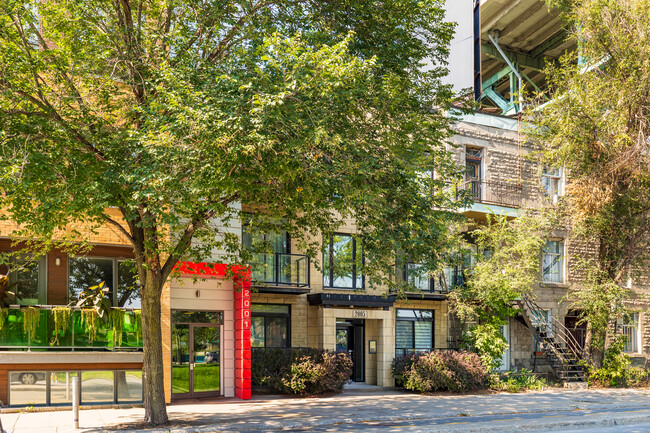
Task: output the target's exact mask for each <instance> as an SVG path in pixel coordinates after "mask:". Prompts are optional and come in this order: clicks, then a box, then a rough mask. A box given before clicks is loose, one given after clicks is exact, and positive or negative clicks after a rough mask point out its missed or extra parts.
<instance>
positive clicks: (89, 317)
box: [81, 308, 103, 344]
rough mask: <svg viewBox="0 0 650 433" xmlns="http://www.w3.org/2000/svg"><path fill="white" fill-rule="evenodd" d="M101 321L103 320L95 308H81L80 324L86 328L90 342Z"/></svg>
mask: <svg viewBox="0 0 650 433" xmlns="http://www.w3.org/2000/svg"><path fill="white" fill-rule="evenodd" d="M102 323H103V320H102V318H101V317H99V314H97V310H95V309H94V308H82V309H81V326H83V327H85V328H86V329H87V330H88V341H89V342H90V344H92V343H93V341H95V338H96V337H97V333H98V331H99V329H100V328H101V326H102Z"/></svg>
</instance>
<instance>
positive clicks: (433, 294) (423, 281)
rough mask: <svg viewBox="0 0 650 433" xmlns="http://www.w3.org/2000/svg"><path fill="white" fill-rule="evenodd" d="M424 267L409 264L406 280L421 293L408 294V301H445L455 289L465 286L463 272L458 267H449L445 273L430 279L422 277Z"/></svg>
mask: <svg viewBox="0 0 650 433" xmlns="http://www.w3.org/2000/svg"><path fill="white" fill-rule="evenodd" d="M421 266H422V265H419V264H417V263H409V264H408V265H407V266H406V269H405V272H404V278H405V280H406V281H408V282H409V283H410V284H412V285H414V286H415V287H416V288H417V289H418V290H419V291H417V292H409V293H406V297H407V298H408V299H433V300H437V299H444V298H445V297H446V295H447V294H449V292H450V291H452V290H453V289H454V287H460V286H463V285H464V284H465V277H464V275H463V272H462V270H461V269H460V268H458V267H448V268H446V269H445V272H444V273H440V274H439V275H437V276H435V277H433V278H430V277H429V275H428V274H427V275H422V271H421V270H419V269H420V267H421Z"/></svg>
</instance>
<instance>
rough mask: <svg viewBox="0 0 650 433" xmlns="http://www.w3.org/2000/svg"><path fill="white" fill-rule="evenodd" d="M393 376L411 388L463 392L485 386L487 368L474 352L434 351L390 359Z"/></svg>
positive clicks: (413, 389)
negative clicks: (391, 360)
mask: <svg viewBox="0 0 650 433" xmlns="http://www.w3.org/2000/svg"><path fill="white" fill-rule="evenodd" d="M393 375H394V377H395V378H396V380H397V381H399V382H401V384H402V386H403V387H404V388H406V389H409V390H411V391H418V392H433V391H453V392H467V391H473V390H477V389H483V388H485V387H486V386H487V379H488V374H487V369H486V368H485V366H484V365H483V363H482V362H481V358H479V356H478V355H477V354H475V353H470V352H456V351H444V352H443V351H434V352H429V353H422V354H411V355H406V356H405V357H400V358H397V359H396V360H395V361H393Z"/></svg>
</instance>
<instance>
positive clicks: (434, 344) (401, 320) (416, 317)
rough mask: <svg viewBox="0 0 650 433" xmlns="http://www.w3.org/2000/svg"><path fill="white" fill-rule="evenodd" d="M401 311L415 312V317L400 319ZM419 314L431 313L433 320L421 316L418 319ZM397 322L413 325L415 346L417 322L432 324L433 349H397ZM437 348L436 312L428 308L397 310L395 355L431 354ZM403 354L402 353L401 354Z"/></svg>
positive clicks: (412, 331) (412, 334)
mask: <svg viewBox="0 0 650 433" xmlns="http://www.w3.org/2000/svg"><path fill="white" fill-rule="evenodd" d="M399 311H413V312H416V313H415V314H414V316H415V317H398V314H399ZM417 312H430V313H431V319H424V318H422V317H421V316H420V317H418V313H417ZM397 322H410V323H413V325H411V337H412V341H413V346H415V341H416V340H415V335H416V328H415V323H416V322H431V348H428V349H418V348H416V347H397ZM435 348H436V310H433V309H427V308H395V355H397V356H400V355H405V354H407V353H415V352H430V351H432V350H435ZM400 352H401V353H400Z"/></svg>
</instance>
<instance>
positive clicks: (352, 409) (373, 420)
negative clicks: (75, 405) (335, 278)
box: [2, 388, 650, 433]
mask: <svg viewBox="0 0 650 433" xmlns="http://www.w3.org/2000/svg"><path fill="white" fill-rule="evenodd" d="M100 407H101V406H100ZM167 412H168V414H169V418H170V420H171V422H172V424H171V425H170V426H167V427H165V428H154V429H144V428H143V425H142V418H143V414H144V411H143V409H142V408H140V407H132V408H128V407H127V408H120V409H116V408H91V409H85V410H82V411H81V412H80V415H79V418H80V427H81V428H80V430H78V431H81V432H84V433H90V432H92V433H95V432H109V431H119V432H121V433H125V432H136V431H138V432H144V431H146V432H149V433H154V432H155V433H167V432H174V433H192V432H201V433H206V432H220V431H227V432H231V431H240V432H264V431H290V432H302V431H305V432H337V431H361V432H397V431H408V432H449V433H461V432H466V433H470V432H488V431H498V432H503V433H506V432H514V431H551V430H552V431H573V430H577V431H582V432H591V431H600V430H597V429H604V430H602V431H603V432H606V433H609V432H614V431H629V432H633V431H650V428H649V429H645V430H644V427H643V426H647V425H648V424H650V390H648V389H594V390H592V389H590V390H566V389H558V388H553V389H549V390H546V391H542V392H529V393H518V394H509V393H498V394H479V395H450V394H443V395H418V394H409V393H405V392H401V391H394V390H381V389H378V390H376V391H373V390H370V391H368V390H363V391H362V390H345V391H344V392H343V393H342V394H336V395H330V396H324V397H287V396H260V395H258V396H254V398H253V399H252V400H249V401H241V400H237V399H233V398H221V399H213V400H209V401H205V400H185V401H181V402H177V403H174V404H171V405H169V406H168V408H167ZM71 420H72V418H71V412H70V410H67V409H66V410H63V411H54V412H51V411H50V412H20V411H15V412H14V413H7V411H6V410H3V413H2V422H3V425H4V428H5V430H7V432H8V433H62V432H73V431H75V430H74V429H73V428H72V422H71ZM608 428H612V430H607V429H608ZM625 429H627V430H625ZM630 429H631V430H630ZM639 429H640V430H639Z"/></svg>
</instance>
